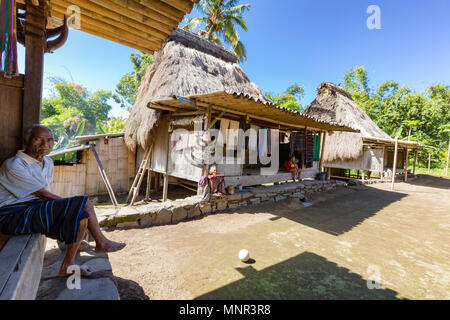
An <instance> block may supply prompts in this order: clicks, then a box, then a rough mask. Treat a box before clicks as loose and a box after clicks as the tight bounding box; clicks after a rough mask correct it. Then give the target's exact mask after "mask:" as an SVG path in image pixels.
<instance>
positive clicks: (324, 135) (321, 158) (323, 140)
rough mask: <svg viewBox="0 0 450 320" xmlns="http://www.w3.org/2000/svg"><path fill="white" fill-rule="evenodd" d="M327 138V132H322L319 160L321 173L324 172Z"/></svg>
mask: <svg viewBox="0 0 450 320" xmlns="http://www.w3.org/2000/svg"><path fill="white" fill-rule="evenodd" d="M326 137H327V132H326V131H325V132H322V139H321V140H322V143H321V145H320V159H319V171H320V172H323V169H324V168H323V150H324V149H325V139H326Z"/></svg>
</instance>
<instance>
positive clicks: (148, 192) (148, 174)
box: [145, 168, 152, 201]
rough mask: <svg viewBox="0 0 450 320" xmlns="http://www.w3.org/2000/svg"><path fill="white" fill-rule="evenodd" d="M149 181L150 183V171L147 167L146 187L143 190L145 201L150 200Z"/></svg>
mask: <svg viewBox="0 0 450 320" xmlns="http://www.w3.org/2000/svg"><path fill="white" fill-rule="evenodd" d="M151 183H152V171H151V170H150V168H148V169H147V189H146V191H145V201H150V200H151V197H150V192H151V187H152V186H151Z"/></svg>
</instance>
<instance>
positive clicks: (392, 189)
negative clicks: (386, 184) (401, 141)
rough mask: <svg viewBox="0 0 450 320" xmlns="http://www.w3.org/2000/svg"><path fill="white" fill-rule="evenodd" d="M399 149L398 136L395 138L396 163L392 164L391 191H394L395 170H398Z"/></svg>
mask: <svg viewBox="0 0 450 320" xmlns="http://www.w3.org/2000/svg"><path fill="white" fill-rule="evenodd" d="M397 151H398V138H395V148H394V164H393V166H392V182H391V191H394V184H395V171H396V170H397Z"/></svg>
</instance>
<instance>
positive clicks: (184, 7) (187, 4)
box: [162, 0, 198, 13]
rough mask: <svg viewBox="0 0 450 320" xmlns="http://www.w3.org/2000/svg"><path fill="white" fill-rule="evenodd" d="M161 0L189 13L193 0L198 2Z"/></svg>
mask: <svg viewBox="0 0 450 320" xmlns="http://www.w3.org/2000/svg"><path fill="white" fill-rule="evenodd" d="M162 1H163V2H165V3H167V4H168V5H170V6H172V7H174V8H177V9H178V10H181V11H183V12H186V13H190V12H191V10H192V8H193V5H194V2H198V1H191V0H162Z"/></svg>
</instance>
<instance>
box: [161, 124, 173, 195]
mask: <svg viewBox="0 0 450 320" xmlns="http://www.w3.org/2000/svg"><path fill="white" fill-rule="evenodd" d="M168 121H169V129H168V131H169V132H168V134H167V151H166V167H165V170H164V185H163V202H165V201H167V194H168V192H169V154H170V136H171V134H172V125H171V118H170V117H169V119H168Z"/></svg>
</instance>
